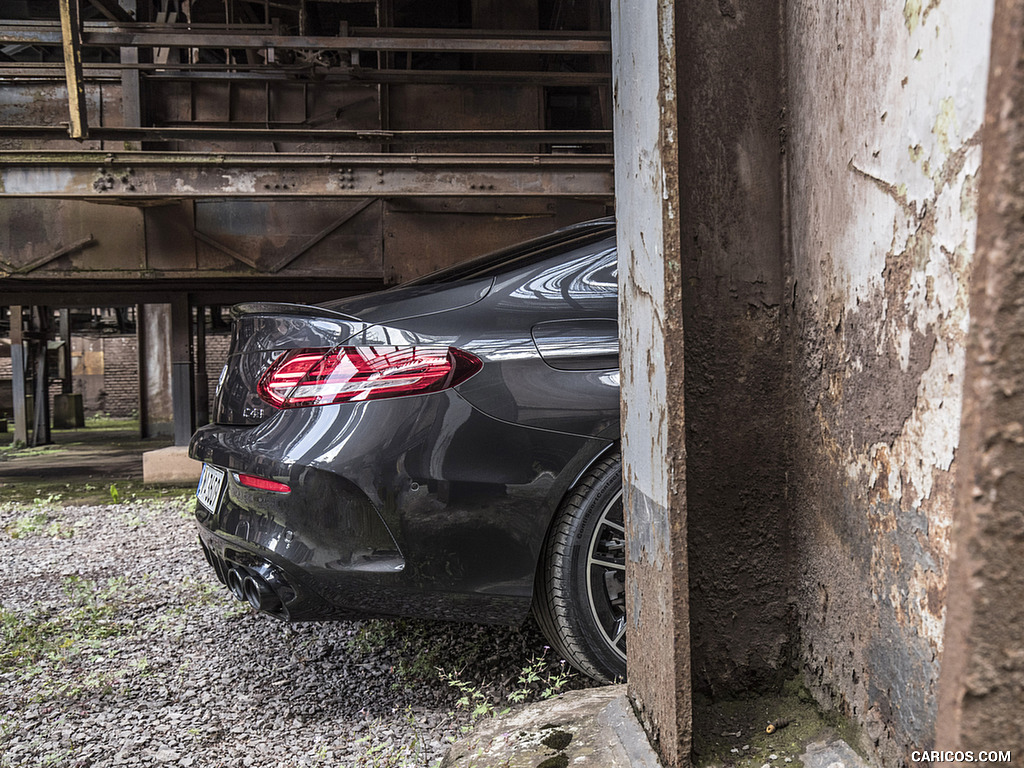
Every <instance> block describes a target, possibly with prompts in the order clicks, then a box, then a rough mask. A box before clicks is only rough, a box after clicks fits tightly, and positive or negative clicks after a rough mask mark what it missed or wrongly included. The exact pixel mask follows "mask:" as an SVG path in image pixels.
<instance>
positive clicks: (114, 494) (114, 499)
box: [110, 483, 121, 504]
mask: <svg viewBox="0 0 1024 768" xmlns="http://www.w3.org/2000/svg"><path fill="white" fill-rule="evenodd" d="M110 501H111V503H113V504H118V503H120V501H121V494H120V492H118V490H117V483H111V484H110Z"/></svg>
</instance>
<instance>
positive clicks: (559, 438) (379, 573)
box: [190, 391, 608, 622]
mask: <svg viewBox="0 0 1024 768" xmlns="http://www.w3.org/2000/svg"><path fill="white" fill-rule="evenodd" d="M607 445H608V441H606V440H597V439H593V438H586V437H580V436H575V435H565V434H561V433H556V432H549V431H545V430H538V429H532V428H527V427H522V426H518V425H514V424H508V423H506V422H502V421H498V420H495V419H493V418H491V417H489V416H486V415H485V414H483V413H481V412H480V411H478V410H476V409H475V408H473V407H472V406H471V405H469V404H468V403H467V402H466V401H465V400H463V399H462V398H461V397H460V396H459V395H458V394H457V393H455V392H452V391H445V392H439V393H435V394H431V395H426V396H419V397H409V398H400V399H394V400H389V401H376V402H369V403H357V404H345V405H334V406H322V407H318V408H305V409H295V410H290V411H280V412H278V413H276V414H275V415H274V416H273V417H272V418H271V419H269V420H268V421H266V422H264V423H262V424H260V425H258V426H255V427H233V426H223V425H210V426H207V427H204V428H202V429H201V430H199V432H197V433H196V435H195V437H194V438H193V440H192V445H191V448H190V454H191V455H192V457H193V458H195V459H198V460H200V461H204V462H207V463H210V464H214V465H216V466H219V467H223V468H226V469H228V470H229V473H228V476H227V478H226V479H225V483H224V488H223V491H222V494H221V498H220V502H219V504H218V508H217V510H216V512H210V511H208V510H206V509H205V508H204V507H202V506H201V505H198V506H197V512H196V517H197V521H198V523H199V526H200V534H201V538H202V541H203V543H204V546H205V548H206V549H207V550H208V553H209V555H210V556H211V557H213V558H220V559H221V561H222V562H224V563H227V564H234V565H237V566H241V567H243V568H248V569H253V568H258V567H264V566H265V567H267V568H273V569H276V570H275V572H277V573H279V575H280V579H281V580H282V581H283V582H284V583H286V584H287V585H288V590H290V593H289V594H291V593H294V596H293V597H292V599H291V600H290V601H285V603H284V605H283V610H282V612H281V613H282V615H286V616H287V617H288V618H291V619H293V620H300V619H321V618H337V617H344V616H353V615H360V616H369V615H408V616H429V617H436V618H447V619H456V620H459V619H461V620H471V621H492V622H516V621H519V620H521V619H522V618H523V616H524V615H525V613H526V612H527V611H528V609H529V606H530V602H531V599H532V593H533V579H534V574H535V570H536V565H537V562H538V559H539V557H540V551H541V547H542V545H543V541H544V537H545V535H546V532H547V528H548V525H549V523H550V520H551V518H552V516H553V514H554V511H555V509H556V508H557V506H558V504H559V502H560V500H561V498H562V497H563V495H564V494H565V493H566V491H567V490H568V486H569V484H570V483H571V482H572V480H573V479H574V478H575V477H576V476H577V474H578V473H579V472H580V471H581V470H582V469H583V468H584V467H585V466H586V465H587V464H589V462H590V460H591V459H592V458H593V457H594V456H596V455H597V454H598V453H600V451H601V450H603V449H604V447H606V446H607ZM231 470H234V471H241V472H246V473H251V474H255V475H259V476H261V477H265V478H270V479H274V480H277V481H279V482H283V483H285V484H287V485H288V486H290V487H291V489H292V490H291V492H290V493H287V494H281V493H274V492H271V491H258V490H255V489H251V488H247V487H244V486H242V485H240V484H238V483H237V482H236V481H235V480H234V478H233V477H232V475H231ZM214 562H216V560H214Z"/></svg>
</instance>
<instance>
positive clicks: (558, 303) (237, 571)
mask: <svg viewBox="0 0 1024 768" xmlns="http://www.w3.org/2000/svg"><path fill="white" fill-rule="evenodd" d="M616 274H617V269H616V251H615V225H614V222H613V221H611V220H599V221H594V222H588V223H586V224H580V225H576V226H573V227H569V228H566V229H563V230H559V231H557V232H555V233H553V234H551V235H548V236H546V237H543V238H540V239H537V240H533V241H530V242H528V243H525V244H522V245H519V246H516V247H513V248H509V249H506V250H503V251H500V252H498V253H495V254H491V255H488V256H485V257H483V258H480V259H476V260H473V261H470V262H468V263H464V264H460V265H458V266H456V267H454V268H450V269H447V270H444V271H442V272H438V273H435V274H433V275H430V276H428V277H425V278H422V279H420V280H417V281H415V282H413V283H409V284H406V285H404V286H400V287H398V288H394V289H391V290H387V291H383V292H380V293H375V294H369V295H365V296H359V297H356V298H348V299H344V300H340V301H335V302H330V303H327V304H322V305H319V306H305V305H295V304H262V303H253V304H242V305H239V306H236V307H235V308H234V309H233V311H232V315H233V320H234V332H233V338H232V342H231V349H230V352H229V357H228V362H227V365H226V366H225V369H224V372H223V374H222V376H221V381H220V384H219V386H218V392H217V396H216V403H215V409H214V411H215V413H214V423H212V424H210V425H208V426H206V427H203V428H201V429H200V430H199V431H198V432H197V433H196V434H195V436H194V437H193V438H192V444H191V447H190V453H191V455H192V457H193V458H195V459H198V460H199V461H202V462H203V463H204V467H203V474H202V479H201V480H200V483H199V488H198V490H197V497H198V503H197V506H196V517H197V520H198V522H199V533H200V541H201V544H202V547H203V551H204V553H205V554H206V557H207V559H208V560H209V562H210V564H211V565H212V566H213V568H214V569H215V570H216V572H217V576H218V577H219V578H220V580H221V581H223V582H224V583H225V584H226V585H227V587H228V588H229V589H230V590H231V592H232V593H234V595H235V596H236V597H238V598H239V599H241V600H247V601H248V602H250V603H251V604H252V605H253V606H254V607H255V608H257V609H259V610H261V611H265V612H267V613H270V614H273V615H275V616H278V617H281V618H284V619H289V620H293V621H307V620H321V619H332V618H345V617H353V616H371V615H373V616H387V615H391V616H399V615H400V616H419V617H431V618H442V619H452V620H464V621H476V622H493V623H499V622H500V623H517V622H520V621H522V620H523V619H524V618H525V616H526V614H527V612H528V611H530V610H531V608H532V610H533V611H534V614H535V615H536V616H537V618H538V621H539V623H540V625H541V627H542V629H543V630H544V632H545V634H546V635H547V636H548V638H549V639H550V641H551V643H552V645H553V646H554V647H555V648H556V649H557V650H558V651H559V653H560V654H561V655H562V656H563V657H564V658H566V659H567V660H568V661H569V662H570V663H572V664H573V665H574V666H576V667H577V668H578V669H580V670H582V671H584V672H585V673H587V674H589V675H591V676H593V677H596V678H602V679H614V678H622V677H624V675H625V660H626V651H625V607H624V604H625V600H624V597H625V595H624V575H625V551H624V533H623V519H622V482H621V477H620V473H621V460H620V456H619V374H618V332H617V322H616V318H617V315H616V312H617V287H616Z"/></svg>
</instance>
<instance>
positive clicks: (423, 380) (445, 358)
mask: <svg viewBox="0 0 1024 768" xmlns="http://www.w3.org/2000/svg"><path fill="white" fill-rule="evenodd" d="M482 367H483V364H482V363H481V362H480V360H479V359H478V358H476V357H474V356H473V355H471V354H469V353H468V352H464V351H463V350H461V349H456V348H455V347H334V348H332V349H293V350H290V351H288V352H285V353H284V354H282V355H281V356H280V357H278V358H277V359H276V360H275V361H274V363H273V364H272V365H271V366H270V368H268V369H267V371H266V373H264V374H263V376H262V377H260V380H259V383H258V384H257V385H256V391H257V392H258V393H259V395H260V397H261V398H263V399H264V400H266V401H267V402H268V403H270V404H271V405H273V406H274V407H275V408H301V407H304V406H311V405H329V404H331V403H348V402H356V401H363V400H381V399H383V398H387V397H402V396H404V395H419V394H425V393H427V392H439V391H441V390H442V389H448V388H449V387H454V386H456V385H458V384H461V383H462V382H464V381H465V380H466V379H468V378H469V377H470V376H472V375H473V374H474V373H476V372H477V371H479V370H480V369H481V368H482Z"/></svg>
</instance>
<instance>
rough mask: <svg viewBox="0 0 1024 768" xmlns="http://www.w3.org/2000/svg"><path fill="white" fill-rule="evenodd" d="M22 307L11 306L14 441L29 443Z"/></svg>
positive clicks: (23, 443)
mask: <svg viewBox="0 0 1024 768" xmlns="http://www.w3.org/2000/svg"><path fill="white" fill-rule="evenodd" d="M24 333H25V331H24V319H23V316H22V307H21V306H20V305H13V306H12V307H11V391H12V396H13V398H12V399H13V400H14V442H15V443H20V444H22V445H27V444H28V414H27V413H26V411H25V347H24V342H25V336H24Z"/></svg>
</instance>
